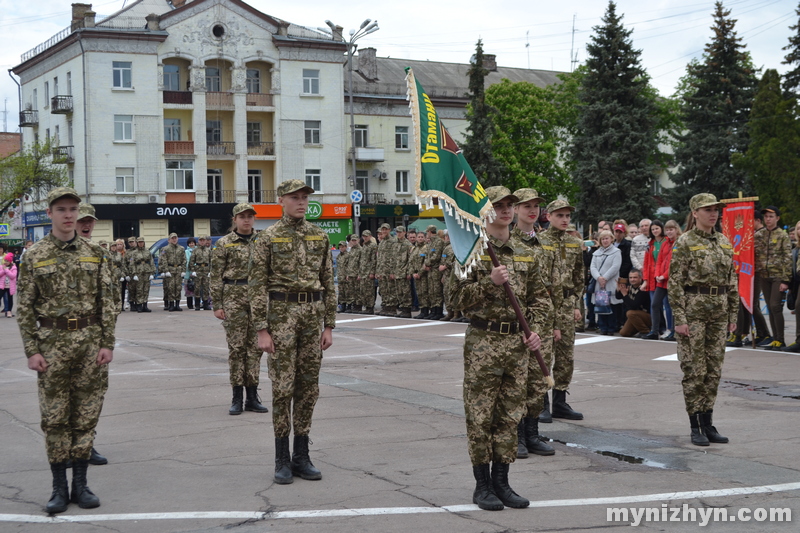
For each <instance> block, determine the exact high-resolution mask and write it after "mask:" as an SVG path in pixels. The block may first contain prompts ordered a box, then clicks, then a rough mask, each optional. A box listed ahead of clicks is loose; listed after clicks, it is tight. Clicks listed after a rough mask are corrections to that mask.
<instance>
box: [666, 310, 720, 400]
mask: <svg viewBox="0 0 800 533" xmlns="http://www.w3.org/2000/svg"><path fill="white" fill-rule="evenodd" d="M685 298H686V319H687V321H688V323H689V336H688V337H684V336H683V335H675V337H676V338H677V339H678V360H679V361H680V363H681V370H682V371H683V380H682V381H681V383H682V385H683V399H684V402H685V403H686V412H687V413H688V414H690V415H691V414H694V413H704V412H706V411H711V410H712V409H713V408H714V402H716V400H717V389H718V388H719V380H720V377H721V376H722V363H723V361H724V359H725V340H726V337H727V335H728V312H727V306H726V305H725V296H724V295H720V296H705V295H695V294H687V295H686V296H685ZM709 298H713V299H716V300H718V301H719V305H716V306H708V305H705V303H704V300H708V299H709ZM693 304H694V305H693Z"/></svg>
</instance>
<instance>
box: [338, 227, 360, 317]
mask: <svg viewBox="0 0 800 533" xmlns="http://www.w3.org/2000/svg"><path fill="white" fill-rule="evenodd" d="M358 251H359V247H358V236H357V235H348V236H347V255H346V256H345V262H344V264H343V265H341V266H340V267H339V290H340V291H342V294H343V298H344V309H343V310H342V312H343V313H353V312H355V311H356V305H355V304H356V294H355V287H354V286H355V277H354V275H353V265H357V264H358Z"/></svg>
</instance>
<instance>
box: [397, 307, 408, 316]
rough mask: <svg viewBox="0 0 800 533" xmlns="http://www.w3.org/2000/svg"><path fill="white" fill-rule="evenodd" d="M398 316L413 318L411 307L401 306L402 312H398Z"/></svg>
mask: <svg viewBox="0 0 800 533" xmlns="http://www.w3.org/2000/svg"><path fill="white" fill-rule="evenodd" d="M397 318H411V308H410V307H401V308H400V312H398V313H397Z"/></svg>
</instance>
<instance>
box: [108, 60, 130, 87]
mask: <svg viewBox="0 0 800 533" xmlns="http://www.w3.org/2000/svg"><path fill="white" fill-rule="evenodd" d="M111 70H112V77H111V86H112V87H113V88H114V89H133V62H132V61H112V63H111Z"/></svg>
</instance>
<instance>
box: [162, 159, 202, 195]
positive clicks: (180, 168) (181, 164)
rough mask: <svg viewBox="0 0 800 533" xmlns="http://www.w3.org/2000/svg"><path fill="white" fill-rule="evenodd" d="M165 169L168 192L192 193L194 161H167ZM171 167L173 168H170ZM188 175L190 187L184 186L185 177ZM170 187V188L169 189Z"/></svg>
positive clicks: (193, 188) (193, 187)
mask: <svg viewBox="0 0 800 533" xmlns="http://www.w3.org/2000/svg"><path fill="white" fill-rule="evenodd" d="M165 163H166V164H165V169H166V188H167V189H166V190H167V191H168V192H194V190H195V183H194V161H191V160H187V159H178V160H167V161H166V162H165ZM170 165H173V168H170ZM187 174H190V176H189V179H190V180H191V182H192V183H191V187H187V186H186V181H187V179H186V176H187ZM170 185H172V187H170Z"/></svg>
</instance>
